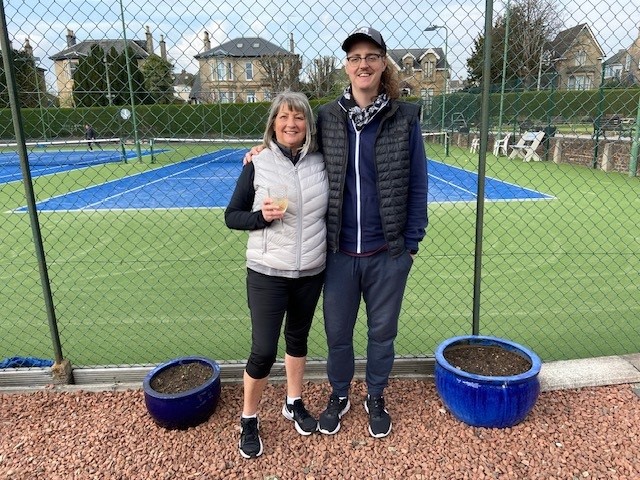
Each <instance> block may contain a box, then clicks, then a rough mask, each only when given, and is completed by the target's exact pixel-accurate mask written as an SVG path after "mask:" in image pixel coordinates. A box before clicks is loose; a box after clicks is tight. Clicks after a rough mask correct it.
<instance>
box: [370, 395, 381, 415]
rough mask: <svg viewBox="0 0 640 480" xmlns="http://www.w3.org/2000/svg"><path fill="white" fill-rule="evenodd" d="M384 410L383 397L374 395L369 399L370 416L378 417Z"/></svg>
mask: <svg viewBox="0 0 640 480" xmlns="http://www.w3.org/2000/svg"><path fill="white" fill-rule="evenodd" d="M383 411H384V398H382V397H374V398H370V399H369V414H370V415H371V416H372V417H380V416H381V415H382V412H383Z"/></svg>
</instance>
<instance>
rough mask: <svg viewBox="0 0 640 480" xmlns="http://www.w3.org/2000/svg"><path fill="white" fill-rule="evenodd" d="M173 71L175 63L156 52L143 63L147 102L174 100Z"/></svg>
mask: <svg viewBox="0 0 640 480" xmlns="http://www.w3.org/2000/svg"><path fill="white" fill-rule="evenodd" d="M172 71H173V65H171V63H170V62H168V61H167V60H165V59H163V58H162V57H160V56H158V55H155V54H152V55H149V57H147V59H146V60H145V62H144V64H143V65H142V74H143V75H144V86H145V90H146V93H147V95H146V101H145V103H160V104H169V103H172V102H173V101H174V95H173V80H172V77H171V72H172Z"/></svg>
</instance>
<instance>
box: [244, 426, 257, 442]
mask: <svg viewBox="0 0 640 480" xmlns="http://www.w3.org/2000/svg"><path fill="white" fill-rule="evenodd" d="M242 433H243V434H244V436H245V438H246V439H247V440H257V439H258V423H257V422H247V423H245V424H243V425H242Z"/></svg>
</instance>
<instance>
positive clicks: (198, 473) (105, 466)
mask: <svg viewBox="0 0 640 480" xmlns="http://www.w3.org/2000/svg"><path fill="white" fill-rule="evenodd" d="M364 391H365V390H364V386H363V384H362V382H361V381H358V382H355V383H354V386H353V390H352V397H351V398H352V403H353V406H352V409H351V411H350V412H349V413H348V414H347V415H346V416H345V417H344V419H343V423H342V429H341V430H340V432H338V433H337V434H336V435H333V436H325V435H321V434H314V435H311V436H309V437H302V436H300V435H298V434H297V433H296V432H295V430H294V428H293V425H292V423H291V422H289V421H288V420H286V419H285V418H284V417H283V416H282V414H281V413H280V409H281V406H282V404H281V402H282V401H283V395H284V387H283V386H282V385H272V386H269V387H268V388H267V390H266V392H265V395H264V398H263V402H262V404H261V410H260V418H261V426H262V438H263V441H264V444H265V450H264V454H263V455H262V457H260V458H258V459H253V460H244V459H243V458H242V457H241V456H240V455H239V453H238V449H237V441H238V430H239V429H238V423H239V414H240V411H239V410H240V406H241V399H242V387H241V386H240V385H224V386H223V389H222V398H221V401H220V403H219V404H218V408H217V410H216V413H215V414H214V415H213V417H211V419H210V420H209V421H208V422H206V423H204V424H202V425H200V426H198V427H196V428H192V429H189V430H186V431H168V430H165V429H163V428H161V427H158V426H157V425H156V424H155V423H154V422H153V421H152V419H151V418H150V416H149V415H148V413H147V411H146V408H145V405H144V396H143V393H142V391H141V390H135V391H126V392H99V393H91V392H81V391H79V392H66V393H63V392H54V391H38V392H36V393H23V394H0V478H1V479H29V480H31V479H46V480H56V479H65V480H66V479H122V480H129V479H152V480H159V479H177V480H182V479H203V480H204V479H261V480H277V479H283V480H284V479H287V480H288V479H306V480H312V479H315V480H319V479H358V480H361V479H403V480H404V479H415V480H424V479H474V480H475V479H483V478H492V479H493V478H499V479H545V480H550V479H568V480H574V479H594V478H598V479H621V480H622V479H629V480H637V479H640V459H639V457H640V398H638V396H637V395H636V394H634V392H633V390H632V387H631V386H630V385H619V386H613V387H596V388H584V389H580V390H560V391H553V392H544V393H542V394H541V395H540V398H539V400H538V403H537V404H536V406H535V408H534V409H533V411H532V412H531V414H530V415H529V417H527V419H526V420H525V421H524V422H523V423H521V424H520V425H517V426H515V427H513V428H508V429H503V430H494V429H484V428H473V427H469V426H467V425H465V424H463V423H460V422H459V421H457V420H456V419H455V418H453V417H452V416H451V414H450V413H448V412H447V411H446V410H445V409H444V407H443V405H442V403H441V401H440V399H439V398H438V396H437V394H436V391H435V387H434V385H433V383H432V382H428V381H426V382H425V381H412V380H394V381H392V383H391V385H390V386H389V388H388V389H387V392H386V398H387V405H388V409H389V411H390V413H391V415H392V418H393V422H394V424H393V431H392V433H391V435H390V436H389V437H387V438H384V439H373V438H371V437H370V436H369V434H368V432H367V428H366V424H367V423H366V414H365V412H364V409H363V408H362V406H361V402H360V398H362V397H363V395H364ZM327 395H328V385H327V384H325V383H322V384H318V383H310V384H307V385H306V387H305V399H306V401H307V404H308V407H309V409H310V410H311V411H312V413H315V414H318V413H319V411H320V410H321V409H322V408H323V407H324V403H325V401H326V398H327Z"/></svg>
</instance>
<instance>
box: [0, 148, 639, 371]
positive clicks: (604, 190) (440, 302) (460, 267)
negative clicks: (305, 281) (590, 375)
mask: <svg viewBox="0 0 640 480" xmlns="http://www.w3.org/2000/svg"><path fill="white" fill-rule="evenodd" d="M206 149H207V147H205V146H194V145H184V146H180V147H176V148H173V149H172V150H171V151H170V152H166V153H163V154H160V155H158V157H157V163H155V164H149V163H148V162H143V163H140V162H130V163H128V164H121V163H120V164H108V165H101V166H98V167H92V168H87V169H82V170H74V171H71V172H66V173H64V174H58V175H51V176H47V177H38V178H36V179H34V188H35V192H36V196H37V197H38V199H46V198H49V197H52V196H56V195H61V194H64V193H66V192H69V191H73V190H78V189H81V188H85V187H87V186H90V185H93V184H97V183H101V182H104V181H107V180H110V179H115V178H120V177H123V176H125V175H131V174H134V173H137V172H140V171H144V170H147V169H151V168H158V167H159V166H162V165H165V164H168V163H172V162H175V161H178V160H181V159H184V158H190V157H193V156H195V155H197V154H199V153H203V152H204V151H205V150H206ZM427 152H428V155H429V156H430V157H431V158H434V159H438V160H441V161H446V162H447V163H451V164H454V165H457V166H460V167H462V168H466V169H469V170H476V168H477V159H476V158H473V157H472V156H470V154H469V153H468V151H467V150H463V149H458V148H456V147H453V148H452V149H451V155H450V156H449V157H447V158H444V155H443V151H442V149H441V147H440V146H438V145H432V144H429V145H427ZM487 175H488V176H491V177H494V178H498V179H501V180H504V181H507V182H512V183H515V184H518V185H521V186H524V187H527V188H531V189H535V190H539V191H542V192H544V193H546V194H549V195H552V196H554V197H555V198H554V199H553V200H544V201H529V202H519V201H518V202H495V203H487V204H486V205H485V210H484V225H483V245H482V246H483V249H482V251H483V256H482V262H481V274H482V283H481V304H480V315H479V320H480V333H481V334H486V335H496V336H502V337H508V338H510V339H512V340H515V341H518V342H521V343H523V344H525V345H527V346H528V347H530V348H532V349H533V350H535V351H536V353H538V354H539V355H540V356H541V358H542V359H543V360H544V361H549V360H557V359H565V358H581V357H593V356H599V355H611V354H623V353H630V352H637V351H638V345H640V328H638V327H639V325H638V318H640V288H639V285H638V283H639V282H638V278H639V275H638V274H639V273H640V249H639V243H640V241H639V239H640V196H639V194H638V192H639V189H640V185H639V184H638V179H637V178H630V177H627V176H625V175H621V174H611V173H610V174H606V173H603V172H601V171H597V170H589V169H586V168H583V167H574V166H570V165H556V164H554V163H552V162H531V163H523V162H519V161H512V160H508V159H506V158H500V159H496V158H495V157H493V156H492V155H489V156H488V158H487ZM25 204H26V202H25V199H24V189H23V186H22V184H21V183H20V182H13V183H9V184H3V185H2V188H1V190H0V205H1V206H2V214H1V217H0V235H1V236H2V242H1V243H0V265H2V268H1V269H0V272H1V273H0V280H1V282H0V292H1V294H0V295H1V296H0V298H2V299H3V300H2V302H1V304H0V318H2V319H3V322H2V325H3V326H2V335H1V336H0V357H5V356H7V357H8V356H29V355H32V356H37V357H44V358H52V357H53V353H52V351H53V349H52V342H51V337H50V333H49V326H48V322H47V316H46V312H45V309H44V302H43V299H42V289H41V286H40V277H39V273H38V264H37V261H36V256H35V253H34V252H35V248H34V244H33V241H32V229H31V226H30V224H29V217H28V215H26V214H18V213H11V212H10V210H11V209H14V208H16V207H19V206H23V205H25ZM39 219H40V229H41V232H42V237H43V239H44V248H45V254H46V260H47V265H48V272H49V276H50V281H51V286H52V291H53V297H54V304H55V307H56V317H57V321H58V330H59V333H60V337H61V340H62V349H63V353H64V355H65V357H67V358H68V359H69V360H70V361H71V362H72V364H74V365H76V366H80V365H113V364H118V365H121V364H127V365H129V364H148V363H157V362H161V361H164V360H166V359H168V358H172V357H175V356H178V355H186V354H202V355H207V356H211V357H213V358H215V359H217V360H220V361H234V360H238V361H241V360H242V359H244V358H246V356H247V354H248V349H249V343H250V325H249V319H248V309H247V306H246V296H245V267H244V250H245V245H246V235H245V234H244V233H242V232H233V231H230V230H228V229H227V228H226V226H225V225H224V219H223V211H222V209H176V210H145V211H80V212H55V213H49V212H47V213H41V214H40V215H39ZM429 219H430V224H429V228H428V231H427V237H426V238H425V240H424V241H423V243H422V245H421V249H420V253H419V255H418V257H417V259H416V262H415V266H414V269H413V270H412V273H411V277H410V281H409V284H408V286H407V290H406V294H405V296H406V300H405V302H404V309H403V313H402V317H401V327H400V333H399V336H398V340H397V342H396V354H397V355H399V356H400V355H402V356H414V355H417V356H425V355H431V354H432V353H433V351H434V349H435V347H436V346H437V344H438V343H439V342H441V341H442V340H444V339H445V338H447V337H450V336H454V335H461V334H467V333H471V329H472V306H473V275H474V252H475V244H474V241H475V235H476V227H475V224H476V204H475V203H472V204H469V203H442V204H432V205H430V206H429ZM362 316H363V318H364V313H363V315H362ZM365 328H366V327H365V322H364V321H361V322H359V324H358V326H357V331H356V345H357V349H356V352H357V354H358V355H365V351H366V345H365V338H366V332H365ZM281 352H282V350H281ZM309 355H310V357H313V358H324V357H325V356H326V345H325V342H324V333H323V324H322V315H321V309H320V308H318V311H317V314H316V321H315V323H314V326H313V329H312V333H311V341H310V352H309Z"/></svg>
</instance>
